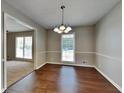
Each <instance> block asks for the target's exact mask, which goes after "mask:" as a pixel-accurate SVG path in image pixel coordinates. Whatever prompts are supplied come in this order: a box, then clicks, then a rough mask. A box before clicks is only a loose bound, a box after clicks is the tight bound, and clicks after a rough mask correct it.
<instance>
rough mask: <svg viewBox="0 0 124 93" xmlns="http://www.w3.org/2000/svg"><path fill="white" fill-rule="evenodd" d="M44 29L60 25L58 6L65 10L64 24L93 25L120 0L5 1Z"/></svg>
mask: <svg viewBox="0 0 124 93" xmlns="http://www.w3.org/2000/svg"><path fill="white" fill-rule="evenodd" d="M5 1H7V2H8V3H9V4H10V5H12V6H13V7H15V8H16V9H18V10H20V12H22V13H24V14H25V15H27V16H28V17H30V18H31V19H32V20H34V21H35V22H37V23H38V24H40V25H41V26H43V27H44V28H46V29H49V28H53V27H54V26H56V25H58V24H60V23H61V10H60V6H61V4H62V2H63V4H64V5H65V6H66V8H65V19H64V20H65V21H64V23H65V24H68V25H70V26H73V27H75V26H87V25H93V24H95V23H96V22H98V20H100V19H101V18H102V17H103V16H104V15H105V14H106V13H107V12H108V11H109V10H110V9H112V7H114V6H115V5H116V4H117V3H118V2H119V1H120V0H5Z"/></svg>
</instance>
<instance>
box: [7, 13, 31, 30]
mask: <svg viewBox="0 0 124 93" xmlns="http://www.w3.org/2000/svg"><path fill="white" fill-rule="evenodd" d="M5 28H6V30H7V31H8V32H20V31H29V30H31V29H30V28H28V27H27V26H26V25H24V24H23V23H22V22H21V21H19V20H17V19H14V18H12V17H10V16H8V15H7V14H6V15H5Z"/></svg>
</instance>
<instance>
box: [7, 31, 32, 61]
mask: <svg viewBox="0 0 124 93" xmlns="http://www.w3.org/2000/svg"><path fill="white" fill-rule="evenodd" d="M17 36H32V38H33V41H32V42H33V43H32V45H33V46H32V47H33V48H32V49H33V50H32V51H33V54H34V31H23V32H8V33H7V60H22V59H17V58H16V57H15V55H16V54H15V53H16V47H15V46H16V37H17ZM23 60H25V59H23ZM25 61H33V58H32V60H25Z"/></svg>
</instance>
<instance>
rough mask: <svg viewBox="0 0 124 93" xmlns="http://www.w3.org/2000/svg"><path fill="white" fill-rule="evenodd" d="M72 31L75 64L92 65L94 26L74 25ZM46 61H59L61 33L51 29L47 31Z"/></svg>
mask: <svg viewBox="0 0 124 93" xmlns="http://www.w3.org/2000/svg"><path fill="white" fill-rule="evenodd" d="M72 31H73V32H74V34H75V64H81V65H93V64H94V52H95V37H94V35H95V34H94V26H88V27H76V28H73V30H72ZM83 61H86V63H83ZM47 62H55V63H61V34H58V33H56V32H54V31H52V30H48V31H47Z"/></svg>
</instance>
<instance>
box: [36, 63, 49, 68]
mask: <svg viewBox="0 0 124 93" xmlns="http://www.w3.org/2000/svg"><path fill="white" fill-rule="evenodd" d="M46 64H47V63H46V62H45V63H43V64H41V65H40V66H38V67H36V70H37V69H40V68H41V67H43V66H44V65H46Z"/></svg>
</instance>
